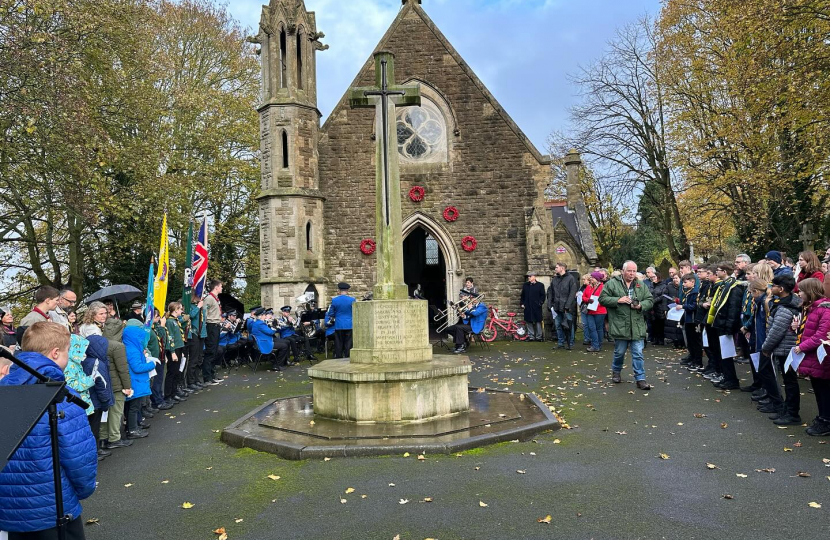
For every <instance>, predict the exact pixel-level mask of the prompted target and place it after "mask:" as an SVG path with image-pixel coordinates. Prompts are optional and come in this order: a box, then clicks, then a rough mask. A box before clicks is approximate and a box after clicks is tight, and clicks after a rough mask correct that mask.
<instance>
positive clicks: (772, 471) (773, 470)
mask: <svg viewBox="0 0 830 540" xmlns="http://www.w3.org/2000/svg"><path fill="white" fill-rule="evenodd" d="M755 472H765V473H770V474H772V473H774V472H775V469H773V468H772V467H767V468H766V469H755Z"/></svg>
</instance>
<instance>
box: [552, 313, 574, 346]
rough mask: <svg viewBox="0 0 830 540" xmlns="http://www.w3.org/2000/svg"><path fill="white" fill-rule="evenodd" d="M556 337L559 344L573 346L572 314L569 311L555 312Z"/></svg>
mask: <svg viewBox="0 0 830 540" xmlns="http://www.w3.org/2000/svg"><path fill="white" fill-rule="evenodd" d="M556 339H557V341H559V346H560V347H564V346H565V345H567V346H568V347H573V346H574V316H573V313H571V312H570V311H557V312H556Z"/></svg>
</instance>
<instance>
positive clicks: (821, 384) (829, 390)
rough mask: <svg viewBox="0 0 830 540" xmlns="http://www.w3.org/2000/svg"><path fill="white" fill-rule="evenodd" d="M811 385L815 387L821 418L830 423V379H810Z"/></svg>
mask: <svg viewBox="0 0 830 540" xmlns="http://www.w3.org/2000/svg"><path fill="white" fill-rule="evenodd" d="M810 384H812V385H813V391H815V393H816V404H817V405H818V415H819V418H821V419H822V420H824V421H825V422H830V379H816V378H815V377H810Z"/></svg>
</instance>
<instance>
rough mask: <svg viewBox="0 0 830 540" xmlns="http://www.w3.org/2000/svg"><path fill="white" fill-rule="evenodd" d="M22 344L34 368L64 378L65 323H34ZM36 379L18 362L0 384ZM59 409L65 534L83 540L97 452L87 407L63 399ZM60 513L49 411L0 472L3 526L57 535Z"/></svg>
mask: <svg viewBox="0 0 830 540" xmlns="http://www.w3.org/2000/svg"><path fill="white" fill-rule="evenodd" d="M21 349H22V352H20V353H18V355H17V357H18V358H19V359H20V360H21V361H23V362H25V363H26V364H28V365H29V367H31V368H32V369H34V370H36V371H38V372H39V373H41V374H43V375H45V376H47V377H49V378H50V379H53V380H56V381H63V380H64V375H63V370H64V369H65V368H66V364H67V362H68V360H69V330H67V329H66V327H64V326H61V325H60V324H57V323H52V322H39V323H35V324H33V325H32V326H30V327H29V328H28V329H27V330H26V332H25V333H24V334H23V342H22V346H21ZM36 382H37V379H35V377H33V376H31V375H29V373H27V372H26V371H25V370H23V369H21V368H19V367H18V366H16V365H14V366H12V367H11V368H10V370H9V374H8V376H6V377H4V378H3V379H2V380H0V386H20V385H25V384H35V383H36ZM69 391H70V392H72V393H73V394H75V395H78V394H77V392H75V391H74V390H71V389H69ZM58 414H59V415H61V414H62V417H59V418H58V447H59V452H60V475H61V485H62V487H63V504H64V512H66V513H67V514H70V515H71V517H72V520H71V521H70V523H69V525H68V530H67V535H66V537H67V539H69V540H77V539H83V538H84V530H83V521H82V519H81V502H80V501H81V500H82V499H86V498H87V497H89V496H90V495H92V493H93V492H94V491H95V478H96V475H97V472H98V452H97V450H96V444H95V437H93V435H92V431H91V430H90V428H89V422H88V421H87V418H86V412H84V410H83V409H81V408H80V407H78V406H77V405H74V404H71V403H67V402H65V401H64V402H63V403H59V404H58ZM56 518H57V516H56V515H55V482H54V479H53V476H52V448H51V439H50V435H49V416H48V414H44V415H43V416H42V417H41V418H40V420H38V422H37V424H36V425H35V427H34V429H32V431H31V432H30V433H29V435H28V436H27V437H26V439H25V440H24V441H23V443H22V444H21V445H20V447H19V448H18V449H17V451H15V453H14V455H12V457H11V459H10V460H9V462H8V464H6V466H5V467H4V468H3V470H2V471H0V530H4V531H9V532H14V533H22V534H18V535H16V537H19V538H27V537H33V538H34V537H36V538H57V537H58V533H57V529H56V527H55V520H56ZM27 533H28V534H27Z"/></svg>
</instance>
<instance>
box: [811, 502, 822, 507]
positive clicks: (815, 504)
mask: <svg viewBox="0 0 830 540" xmlns="http://www.w3.org/2000/svg"><path fill="white" fill-rule="evenodd" d="M808 506H809V507H810V508H821V505H820V504H819V503H817V502H811V503H810V504H808Z"/></svg>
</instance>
